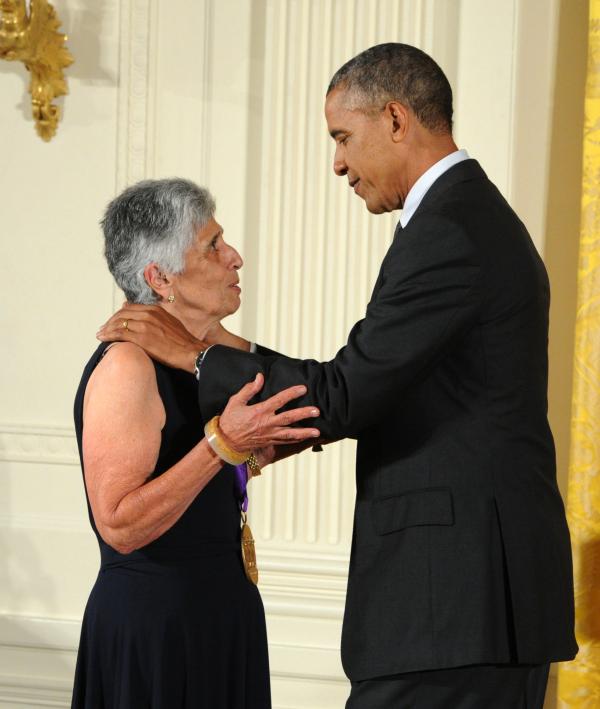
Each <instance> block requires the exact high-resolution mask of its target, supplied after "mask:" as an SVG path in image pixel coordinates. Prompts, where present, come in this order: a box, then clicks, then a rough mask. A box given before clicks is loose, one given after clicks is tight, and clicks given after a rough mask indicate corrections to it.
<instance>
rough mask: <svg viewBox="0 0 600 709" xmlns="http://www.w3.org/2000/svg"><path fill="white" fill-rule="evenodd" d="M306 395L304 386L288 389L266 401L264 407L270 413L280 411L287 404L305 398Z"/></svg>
mask: <svg viewBox="0 0 600 709" xmlns="http://www.w3.org/2000/svg"><path fill="white" fill-rule="evenodd" d="M304 394H306V387H305V386H304V384H300V385H298V386H293V387H289V388H288V389H284V390H283V391H280V392H279V393H277V394H275V395H274V396H272V397H271V398H270V399H267V400H266V401H264V402H263V403H262V406H263V407H264V408H265V409H268V410H269V411H278V410H279V409H281V408H283V407H284V406H285V405H286V404H289V402H290V401H293V400H294V399H298V398H299V397H301V396H304Z"/></svg>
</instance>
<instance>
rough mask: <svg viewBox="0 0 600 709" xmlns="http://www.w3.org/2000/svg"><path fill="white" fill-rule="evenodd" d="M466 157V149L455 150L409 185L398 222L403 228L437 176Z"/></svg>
mask: <svg viewBox="0 0 600 709" xmlns="http://www.w3.org/2000/svg"><path fill="white" fill-rule="evenodd" d="M468 159H469V155H468V153H467V151H466V150H455V151H454V152H453V153H450V155H446V157H444V158H442V159H441V160H438V162H436V163H435V164H434V165H432V166H431V167H430V168H429V169H428V170H426V171H425V172H424V173H423V174H422V175H421V177H419V179H418V180H417V181H416V182H415V184H414V185H413V186H412V187H411V189H410V192H409V193H408V194H407V195H406V201H405V202H404V208H403V210H402V214H401V215H400V224H402V228H403V229H404V227H405V226H406V225H407V224H408V222H409V221H410V219H411V217H412V216H413V214H414V213H415V212H416V211H417V209H418V207H419V205H420V204H421V202H422V200H423V197H425V195H426V194H427V191H428V190H429V188H430V187H431V185H433V183H434V182H435V181H436V180H437V179H438V177H441V176H442V175H443V174H444V173H445V172H446V171H447V170H449V169H450V168H451V167H452V166H453V165H456V164H457V163H459V162H462V161H463V160H468Z"/></svg>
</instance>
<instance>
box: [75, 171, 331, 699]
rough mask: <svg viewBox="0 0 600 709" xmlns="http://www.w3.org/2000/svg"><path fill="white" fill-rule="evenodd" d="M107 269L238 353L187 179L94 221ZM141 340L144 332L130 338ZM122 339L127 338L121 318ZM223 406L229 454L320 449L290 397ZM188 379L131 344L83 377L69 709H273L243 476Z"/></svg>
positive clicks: (227, 272) (220, 269)
mask: <svg viewBox="0 0 600 709" xmlns="http://www.w3.org/2000/svg"><path fill="white" fill-rule="evenodd" d="M102 224H103V230H104V236H105V241H106V251H105V253H106V258H107V261H108V265H109V268H110V271H111V273H112V274H113V276H114V277H115V280H116V282H117V284H118V285H119V286H120V287H121V288H122V289H123V290H124V292H125V294H126V296H127V298H128V300H129V301H131V302H137V303H146V304H153V303H154V304H156V303H158V304H159V305H161V306H162V307H164V308H165V309H166V310H167V311H168V312H170V313H171V314H172V315H173V316H175V317H177V318H178V319H179V320H181V321H182V322H183V324H184V325H185V326H186V328H187V329H188V330H189V331H190V332H192V333H194V334H195V335H196V336H197V337H198V339H199V340H203V341H206V340H208V339H210V340H211V341H215V340H216V341H221V342H222V343H224V344H230V345H233V346H243V344H242V342H239V341H236V338H235V337H234V336H232V335H230V334H229V333H227V332H226V331H225V330H224V329H223V328H222V327H221V325H220V321H221V319H222V318H224V317H225V316H227V315H229V314H231V313H233V312H235V311H236V310H237V309H238V307H239V304H240V288H239V286H238V282H239V278H238V270H239V268H241V266H242V260H241V258H240V256H239V254H238V253H237V252H236V251H235V249H233V248H232V247H231V246H229V245H228V244H226V243H225V241H224V240H223V230H222V229H221V227H220V226H219V225H218V224H217V222H216V221H215V220H214V201H213V200H212V197H211V196H210V194H209V193H208V192H207V191H206V190H204V189H202V188H199V187H197V186H196V185H194V184H193V183H190V182H187V181H185V180H155V181H146V182H142V183H139V184H138V185H134V186H133V187H131V188H128V189H127V190H125V192H124V193H122V194H121V195H119V196H118V197H117V198H116V199H115V200H113V202H111V204H110V205H109V207H108V209H107V211H106V215H105V218H104V220H103V223H102ZM136 326H137V327H139V326H140V325H139V323H138V324H137V325H136ZM123 327H128V323H127V322H126V321H124V322H123ZM261 384H262V382H261V380H260V378H257V380H256V381H254V382H251V383H249V384H248V385H246V387H244V388H243V389H242V390H241V391H240V392H239V393H238V394H236V395H235V396H233V397H231V399H230V401H229V404H228V406H227V407H226V409H225V411H224V412H223V414H222V416H221V424H222V429H223V430H227V432H228V440H226V442H228V443H229V445H230V446H231V447H232V448H233V449H235V450H238V451H251V450H254V451H255V453H256V456H257V458H258V461H259V464H261V465H263V466H264V465H266V464H267V463H268V462H271V460H272V459H273V457H274V447H273V446H274V445H275V444H277V443H290V442H291V441H296V442H297V441H302V440H306V439H314V437H315V436H316V435H318V432H316V431H315V429H312V428H307V429H301V428H294V429H288V428H287V427H286V426H284V425H283V424H284V423H285V424H286V425H287V424H289V423H292V422H297V421H300V420H302V419H305V418H308V417H311V416H315V415H317V414H318V412H317V411H316V409H313V408H303V409H297V410H294V411H293V412H291V414H290V412H287V413H286V414H284V415H277V414H276V413H275V412H276V410H278V409H279V408H281V407H282V406H283V405H284V404H285V403H288V402H290V401H291V400H293V399H294V398H295V397H297V396H299V395H300V393H302V392H303V391H304V388H303V387H295V388H292V389H289V390H287V391H286V392H282V393H281V394H279V395H277V396H276V397H273V398H272V399H271V400H269V401H268V402H265V404H259V405H256V406H249V405H248V401H249V400H250V399H251V398H252V396H253V395H254V394H255V393H256V392H257V391H258V390H259V389H260V387H261ZM196 396H197V382H196V379H195V377H194V375H193V374H188V373H186V372H183V371H181V370H176V369H171V368H169V367H166V366H164V365H163V364H161V363H159V362H156V361H153V360H151V359H150V358H149V357H148V356H147V355H146V354H145V353H144V352H143V351H142V350H141V349H139V348H138V347H137V346H136V345H133V344H131V343H113V344H110V343H103V344H101V345H100V346H99V347H98V349H97V350H96V352H95V353H94V355H93V356H92V358H91V359H90V361H89V362H88V364H87V366H86V367H85V371H84V373H83V377H82V380H81V384H80V386H79V390H78V392H77V397H76V400H75V426H76V432H77V440H78V443H79V451H80V456H81V462H82V469H83V471H84V482H85V489H86V495H87V501H88V511H89V517H90V522H91V525H92V528H93V530H94V532H95V533H96V536H97V538H98V543H99V545H100V556H101V565H100V571H99V574H98V578H97V580H96V583H95V585H94V587H93V589H92V591H91V594H90V597H89V600H88V603H87V606H86V610H85V615H84V619H83V625H82V632H81V641H80V646H79V653H78V658H77V669H76V675H75V685H74V690H73V701H72V707H74V708H75V709H183V708H185V709H192V708H193V709H268V708H269V707H270V706H271V701H270V688H269V666H268V654H267V641H266V632H265V619H264V610H263V606H262V602H261V599H260V595H259V592H258V589H257V587H256V586H255V585H254V584H253V583H252V582H251V581H250V580H248V578H247V577H246V574H245V572H244V568H243V565H242V558H241V553H240V505H241V503H242V500H243V497H244V489H243V488H244V486H245V482H246V480H245V479H240V470H239V469H238V470H236V469H235V468H233V467H232V466H230V465H225V464H224V463H223V460H221V459H220V458H219V456H218V455H217V453H216V452H215V451H214V450H213V449H212V448H211V446H210V445H209V444H208V443H207V440H206V438H205V437H204V430H203V427H204V424H205V423H206V422H204V421H202V419H201V416H200V412H199V409H198V404H197V399H196Z"/></svg>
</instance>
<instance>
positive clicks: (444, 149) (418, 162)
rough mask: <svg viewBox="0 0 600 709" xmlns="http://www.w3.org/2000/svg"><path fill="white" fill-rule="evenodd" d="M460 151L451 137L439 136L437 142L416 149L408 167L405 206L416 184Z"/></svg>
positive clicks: (433, 141) (404, 194) (404, 192)
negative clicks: (449, 156) (440, 163)
mask: <svg viewBox="0 0 600 709" xmlns="http://www.w3.org/2000/svg"><path fill="white" fill-rule="evenodd" d="M457 150H458V146H457V145H456V143H455V142H454V139H453V138H452V136H451V135H444V136H438V137H437V138H436V139H435V140H428V141H427V142H425V143H422V144H421V145H419V146H418V147H417V148H416V149H415V158H414V160H413V161H411V162H410V163H409V165H408V169H407V175H406V182H405V185H404V190H403V195H402V197H403V204H404V202H406V197H407V196H408V193H409V192H410V190H411V189H412V187H413V185H414V184H415V182H416V181H417V180H418V179H419V178H420V177H421V175H424V174H425V173H426V172H427V170H429V168H431V167H433V166H434V165H435V164H436V163H438V162H439V161H440V160H442V159H443V158H445V157H446V156H447V155H451V154H452V153H454V152H456V151H457Z"/></svg>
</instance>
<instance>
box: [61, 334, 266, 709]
mask: <svg viewBox="0 0 600 709" xmlns="http://www.w3.org/2000/svg"><path fill="white" fill-rule="evenodd" d="M107 346H108V343H103V344H102V345H100V347H99V348H98V349H97V350H96V352H95V353H94V355H93V356H92V358H91V359H90V361H89V362H88V364H87V366H86V368H85V370H84V373H83V377H82V379H81V383H80V385H79V389H78V391H77V396H76V399H75V429H76V433H77V442H78V444H79V454H80V456H81V438H82V430H83V418H82V417H83V397H84V393H85V388H86V385H87V382H88V379H89V378H90V375H91V374H92V372H93V370H94V368H95V367H96V365H97V364H98V362H99V361H100V360H101V358H102V356H103V354H104V350H105V349H106V347H107ZM154 366H155V370H156V379H157V382H158V390H159V393H160V396H161V398H162V401H163V404H164V407H165V410H166V424H165V427H164V429H163V431H162V440H161V446H160V453H159V456H158V462H157V464H156V470H155V471H154V473H153V476H152V477H157V476H158V475H160V474H161V473H163V472H164V471H165V470H167V469H168V468H170V467H171V466H172V465H173V464H174V463H176V462H177V461H178V460H180V459H181V458H182V457H183V456H184V455H185V454H186V453H187V452H188V451H189V450H191V448H193V447H194V446H195V445H196V444H197V443H198V441H199V440H200V439H201V438H202V437H203V435H204V433H203V429H204V424H203V421H202V419H201V417H200V412H199V409H198V403H197V383H196V380H195V378H194V376H193V375H192V374H188V373H186V372H182V371H179V370H175V369H170V368H169V367H165V366H163V365H161V364H159V363H157V362H155V363H154ZM82 468H83V461H82ZM84 484H85V481H84ZM86 496H87V491H86ZM88 513H89V518H90V523H91V525H92V528H93V530H94V532H95V534H96V537H97V539H98V544H99V545H100V558H101V565H100V571H99V574H98V578H97V579H96V583H95V584H94V587H93V589H92V592H91V594H90V597H89V600H88V603H87V606H86V609H85V614H84V618H83V625H82V630H81V640H80V645H79V653H78V656H77V668H76V671H75V685H74V689H73V701H72V705H71V706H72V707H73V708H74V709H184V708H185V709H269V707H270V706H271V699H270V687H269V661H268V654H267V639H266V628H265V616H264V610H263V605H262V601H261V598H260V594H259V592H258V589H257V588H256V586H254V585H253V584H252V583H250V582H249V581H248V580H247V579H246V576H245V574H244V569H243V566H242V560H241V552H240V512H239V503H238V500H237V497H236V488H235V472H234V470H233V468H231V467H230V466H225V467H223V468H222V469H221V470H220V471H219V472H218V473H217V475H216V476H215V477H214V478H213V479H212V480H211V481H210V482H209V483H208V485H207V486H206V487H205V488H204V489H203V490H202V491H201V492H200V493H199V494H198V496H197V497H196V499H195V500H194V501H193V502H192V504H191V505H190V506H189V507H188V509H187V510H186V512H185V513H184V514H183V515H182V516H181V517H180V519H179V520H178V521H177V522H176V523H175V524H174V525H173V527H171V528H170V529H169V530H168V531H167V532H165V533H164V534H163V535H162V536H161V537H159V538H158V539H156V540H155V541H153V542H151V543H150V544H148V545H147V546H145V547H143V548H141V549H137V550H136V551H134V552H131V553H130V554H120V553H118V552H117V551H116V550H115V549H113V548H112V547H110V546H108V545H107V544H106V543H105V542H104V541H103V540H102V538H101V537H100V535H99V534H98V530H97V529H96V525H95V523H94V518H93V515H92V511H91V508H90V504H89V499H88Z"/></svg>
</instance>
